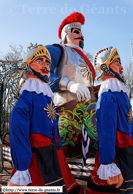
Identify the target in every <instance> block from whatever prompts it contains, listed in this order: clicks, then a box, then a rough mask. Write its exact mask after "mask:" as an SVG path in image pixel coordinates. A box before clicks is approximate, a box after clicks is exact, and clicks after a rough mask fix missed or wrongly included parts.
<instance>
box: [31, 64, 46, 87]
mask: <svg viewBox="0 0 133 194" xmlns="http://www.w3.org/2000/svg"><path fill="white" fill-rule="evenodd" d="M31 70H32V71H33V73H34V74H35V75H36V76H37V77H39V78H40V79H41V80H42V81H44V82H45V83H48V82H49V78H48V76H47V75H41V74H40V73H38V72H37V71H35V70H34V69H32V68H31Z"/></svg>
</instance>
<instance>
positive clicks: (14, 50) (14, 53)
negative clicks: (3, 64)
mask: <svg viewBox="0 0 133 194" xmlns="http://www.w3.org/2000/svg"><path fill="white" fill-rule="evenodd" d="M9 47H10V50H11V51H9V52H7V53H6V54H5V55H4V57H3V59H4V60H5V61H18V60H21V59H23V57H24V55H25V54H26V53H25V51H24V49H23V46H22V45H19V46H16V45H12V44H10V45H9Z"/></svg>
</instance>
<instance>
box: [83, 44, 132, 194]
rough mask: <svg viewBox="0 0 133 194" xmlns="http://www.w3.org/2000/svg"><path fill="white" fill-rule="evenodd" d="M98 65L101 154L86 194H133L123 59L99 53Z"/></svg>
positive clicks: (112, 50)
mask: <svg viewBox="0 0 133 194" xmlns="http://www.w3.org/2000/svg"><path fill="white" fill-rule="evenodd" d="M94 64H95V67H96V71H97V73H98V76H99V77H98V78H99V79H101V80H102V84H101V87H100V90H99V98H98V101H97V105H96V119H97V132H98V137H99V140H98V147H99V151H98V152H97V154H96V159H95V168H94V170H93V172H92V173H91V175H90V177H89V178H88V183H87V191H86V194H100V193H101V194H103V193H104V194H105V193H106V194H107V193H120V194H128V193H133V134H132V132H133V130H132V110H131V104H130V101H129V99H128V96H127V93H128V90H127V88H126V87H125V85H124V78H123V67H122V65H121V60H120V55H119V53H118V51H117V49H116V48H112V47H107V48H105V49H102V50H100V51H98V52H97V53H96V55H95V59H94ZM123 180H124V181H123Z"/></svg>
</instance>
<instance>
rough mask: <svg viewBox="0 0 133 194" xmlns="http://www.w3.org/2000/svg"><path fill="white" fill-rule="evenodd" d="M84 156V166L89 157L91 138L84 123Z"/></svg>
mask: <svg viewBox="0 0 133 194" xmlns="http://www.w3.org/2000/svg"><path fill="white" fill-rule="evenodd" d="M82 138H83V141H82V157H83V162H82V166H83V167H84V166H85V165H86V160H87V158H88V157H89V145H90V138H89V136H88V134H87V131H86V129H85V125H84V124H83V128H82Z"/></svg>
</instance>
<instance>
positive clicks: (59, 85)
mask: <svg viewBox="0 0 133 194" xmlns="http://www.w3.org/2000/svg"><path fill="white" fill-rule="evenodd" d="M63 78H64V77H62V78H61V79H60V81H59V90H61V81H62V80H63Z"/></svg>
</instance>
